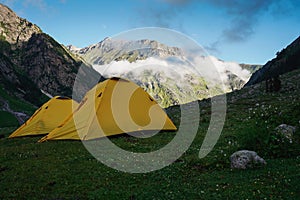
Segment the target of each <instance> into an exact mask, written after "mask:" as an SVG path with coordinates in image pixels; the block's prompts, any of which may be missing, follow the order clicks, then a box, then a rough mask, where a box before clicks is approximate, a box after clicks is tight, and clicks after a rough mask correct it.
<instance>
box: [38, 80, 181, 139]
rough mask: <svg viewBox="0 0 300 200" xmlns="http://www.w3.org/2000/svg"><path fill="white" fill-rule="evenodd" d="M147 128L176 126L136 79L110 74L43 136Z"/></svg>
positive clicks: (70, 136)
mask: <svg viewBox="0 0 300 200" xmlns="http://www.w3.org/2000/svg"><path fill="white" fill-rule="evenodd" d="M146 130H177V128H176V127H175V125H174V124H173V122H172V121H171V120H170V118H169V117H168V116H167V114H166V113H165V111H164V110H163V109H162V108H161V107H160V106H159V105H158V104H157V102H156V101H155V100H154V99H153V98H152V97H151V96H150V95H149V94H148V93H147V92H145V91H144V90H143V89H142V88H141V87H139V86H137V85H136V84H135V83H133V82H131V81H128V80H125V79H121V78H110V79H108V80H106V81H104V82H100V83H98V84H97V85H96V86H95V87H94V88H92V89H91V90H90V91H88V92H87V93H86V95H85V97H84V98H83V100H82V101H81V103H80V104H79V106H78V108H77V109H76V110H75V111H74V112H73V113H72V114H71V115H70V116H69V117H68V118H67V119H66V120H65V121H64V122H63V123H62V124H61V125H60V126H58V127H57V128H55V129H54V130H53V131H51V132H50V133H49V134H48V135H47V136H45V137H43V138H42V139H41V140H40V141H39V142H43V141H46V140H59V139H75V140H90V139H97V138H101V137H104V136H111V135H117V134H122V133H129V132H136V131H146Z"/></svg>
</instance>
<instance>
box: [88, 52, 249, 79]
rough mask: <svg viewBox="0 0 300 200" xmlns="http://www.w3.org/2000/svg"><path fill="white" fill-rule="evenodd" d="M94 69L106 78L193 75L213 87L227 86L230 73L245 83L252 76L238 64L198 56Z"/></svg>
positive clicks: (179, 77)
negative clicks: (143, 75)
mask: <svg viewBox="0 0 300 200" xmlns="http://www.w3.org/2000/svg"><path fill="white" fill-rule="evenodd" d="M94 68H95V69H96V70H97V71H98V72H100V73H101V74H102V75H104V76H106V77H112V76H118V77H124V76H126V74H127V73H129V72H131V73H132V74H134V75H135V77H138V76H140V75H141V73H143V72H144V71H145V70H148V71H149V70H152V72H156V71H157V72H164V74H165V75H166V76H167V77H170V78H172V79H174V80H178V81H180V80H184V79H183V76H184V75H186V74H193V75H198V76H200V77H204V78H205V80H207V81H209V82H210V84H212V85H214V84H222V83H225V84H226V83H227V82H228V76H227V74H228V71H230V72H231V73H233V74H235V75H236V76H238V77H240V78H241V79H242V80H243V81H245V82H246V81H247V80H248V79H249V78H250V75H251V74H250V72H249V71H247V70H243V69H242V68H241V67H240V66H239V64H238V63H234V62H223V61H221V60H218V59H217V58H215V57H213V56H207V57H204V56H196V57H193V58H192V59H191V58H189V59H185V58H178V57H168V58H165V59H162V58H154V57H150V58H147V59H145V60H137V61H136V62H133V63H129V62H128V61H118V62H116V61H113V62H111V63H110V64H107V65H94ZM125 78H126V77H125Z"/></svg>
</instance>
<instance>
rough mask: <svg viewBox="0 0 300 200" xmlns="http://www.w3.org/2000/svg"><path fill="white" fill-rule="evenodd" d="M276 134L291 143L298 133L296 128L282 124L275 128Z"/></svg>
mask: <svg viewBox="0 0 300 200" xmlns="http://www.w3.org/2000/svg"><path fill="white" fill-rule="evenodd" d="M275 131H276V134H277V135H280V136H282V137H284V138H286V139H288V140H290V141H292V140H293V135H294V133H295V132H296V127H294V126H290V125H287V124H281V125H279V126H277V127H276V128H275Z"/></svg>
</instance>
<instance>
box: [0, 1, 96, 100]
mask: <svg viewBox="0 0 300 200" xmlns="http://www.w3.org/2000/svg"><path fill="white" fill-rule="evenodd" d="M0 11H1V12H0V19H1V28H0V31H1V38H0V42H1V48H0V54H1V55H0V56H1V66H2V67H1V76H2V80H4V79H5V80H6V81H8V82H12V83H13V84H14V83H20V84H19V85H22V84H21V82H22V81H21V78H20V77H21V76H22V78H25V79H28V80H29V81H31V82H32V85H35V86H37V88H38V89H40V90H43V91H45V92H47V93H49V94H51V95H66V96H71V95H72V87H73V83H74V80H75V78H76V74H77V72H78V69H79V67H81V66H82V67H83V68H85V70H87V71H90V72H91V74H95V73H96V74H97V72H95V71H94V70H93V69H92V68H91V67H90V66H87V65H86V64H85V63H83V62H82V61H81V60H80V59H77V58H76V57H75V56H73V55H71V53H70V52H69V51H67V50H66V49H64V47H63V46H61V45H60V44H59V43H57V42H56V41H55V40H54V39H53V38H51V37H50V36H49V35H47V34H44V33H43V32H42V31H41V30H40V28H39V27H37V26H36V25H34V24H32V23H31V22H28V21H27V20H25V19H22V18H20V17H18V16H17V15H16V14H15V13H14V12H13V11H12V10H10V9H9V8H8V7H6V6H4V5H0ZM82 84H83V85H82V90H86V89H87V88H90V87H91V86H89V81H86V82H83V83H82ZM32 87H34V86H32ZM22 89H23V90H24V91H25V92H30V90H29V88H27V89H26V87H23V88H22ZM31 96H33V95H31Z"/></svg>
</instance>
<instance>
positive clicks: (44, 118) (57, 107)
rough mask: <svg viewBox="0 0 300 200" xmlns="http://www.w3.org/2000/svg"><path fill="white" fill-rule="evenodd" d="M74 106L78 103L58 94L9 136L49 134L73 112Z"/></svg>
mask: <svg viewBox="0 0 300 200" xmlns="http://www.w3.org/2000/svg"><path fill="white" fill-rule="evenodd" d="M72 106H74V107H75V108H77V106H78V103H77V102H75V101H73V100H72V99H70V98H67V97H61V96H56V97H54V98H52V99H50V100H49V101H48V102H46V103H45V104H44V105H42V106H41V107H40V108H39V109H38V110H36V111H35V113H34V114H33V115H32V116H31V117H30V118H29V119H28V120H27V121H26V122H25V123H24V124H23V125H22V126H20V127H19V128H18V129H17V130H16V131H15V132H13V133H12V134H11V135H10V136H9V137H10V138H13V137H20V136H28V135H42V134H47V133H49V132H50V131H52V130H53V129H54V128H56V127H57V126H58V125H60V124H61V123H62V122H63V120H64V119H65V118H66V117H68V116H69V115H70V114H72Z"/></svg>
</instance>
